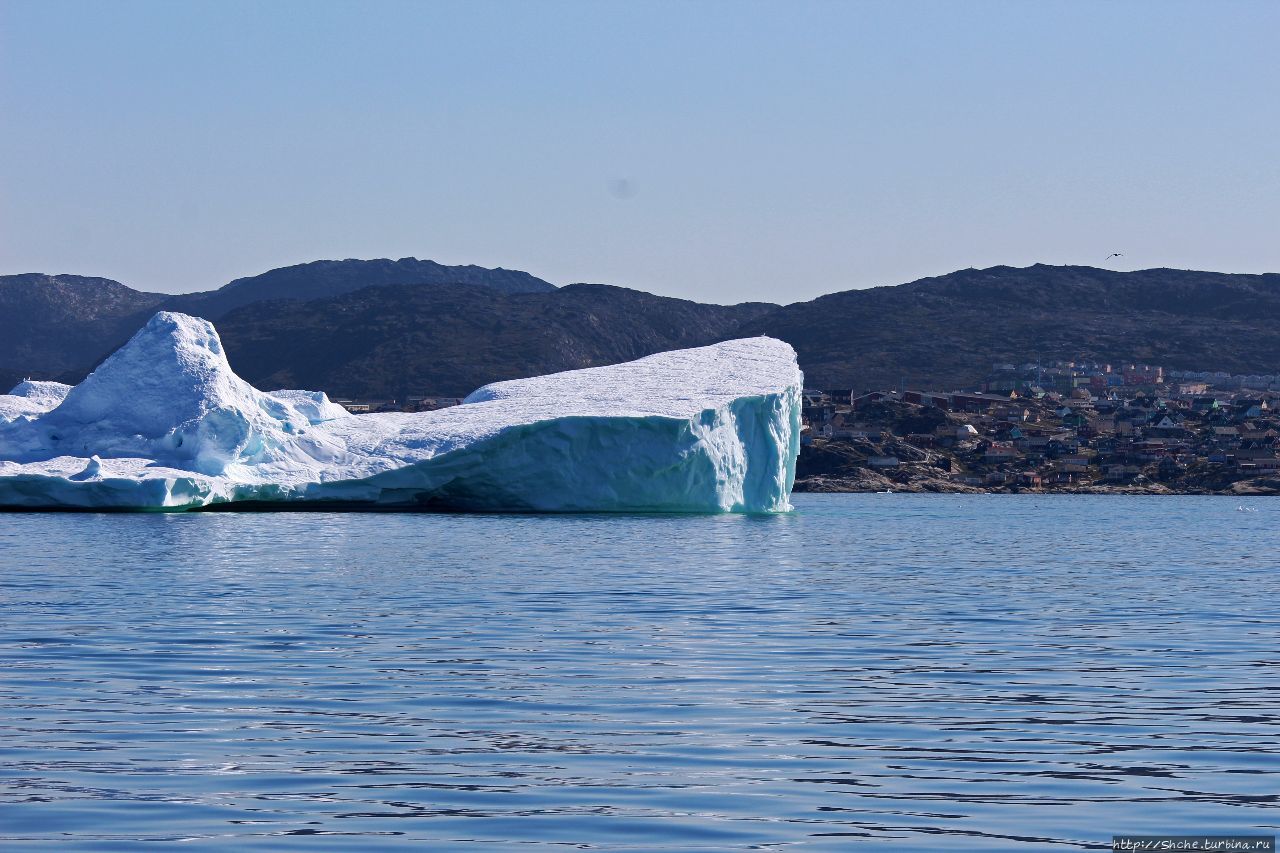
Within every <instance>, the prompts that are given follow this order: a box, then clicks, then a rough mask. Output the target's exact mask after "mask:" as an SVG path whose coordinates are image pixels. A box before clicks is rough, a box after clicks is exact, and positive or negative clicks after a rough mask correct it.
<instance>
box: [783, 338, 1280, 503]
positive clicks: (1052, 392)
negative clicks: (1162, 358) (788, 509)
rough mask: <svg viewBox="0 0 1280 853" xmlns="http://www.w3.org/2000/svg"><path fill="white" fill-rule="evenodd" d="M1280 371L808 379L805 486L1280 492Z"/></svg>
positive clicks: (1031, 371) (1052, 370) (1085, 367)
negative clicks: (955, 387) (889, 383)
mask: <svg viewBox="0 0 1280 853" xmlns="http://www.w3.org/2000/svg"><path fill="white" fill-rule="evenodd" d="M1278 403H1280V376H1278V375H1275V374H1265V375H1254V374H1251V375H1233V374H1228V373H1215V372H1197V371H1177V370H1166V369H1165V368H1163V367H1161V366H1158V365H1150V364H1106V363H1098V362H1063V361H1059V362H1054V363H1052V364H1040V363H1037V362H1032V361H1028V362H1025V363H1022V364H1011V363H1001V364H995V365H993V367H992V370H991V372H990V374H989V375H987V376H986V377H984V378H983V379H982V380H981V381H980V382H977V383H975V385H974V386H973V388H972V389H970V390H963V391H954V392H946V393H941V392H935V391H922V390H911V389H906V388H901V389H897V390H891V391H888V390H882V391H866V392H862V393H856V392H851V391H847V390H806V391H805V392H804V409H803V419H804V429H803V432H802V443H803V449H802V452H801V456H800V463H799V467H798V471H797V474H798V479H799V481H798V483H797V488H798V489H801V490H809V491H885V490H887V491H895V490H901V491H1025V490H1043V491H1054V490H1058V491H1077V492H1108V491H1118V492H1152V493H1159V492H1187V493H1214V492H1227V493H1233V494H1268V493H1275V492H1280V456H1278V455H1277V449H1278V448H1280V446H1278V445H1277V442H1276V438H1277V436H1280V413H1278V412H1277V411H1276V408H1275V407H1276V406H1277V404H1278Z"/></svg>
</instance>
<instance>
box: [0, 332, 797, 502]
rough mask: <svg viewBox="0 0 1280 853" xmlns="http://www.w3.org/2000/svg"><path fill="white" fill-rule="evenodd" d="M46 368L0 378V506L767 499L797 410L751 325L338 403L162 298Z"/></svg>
mask: <svg viewBox="0 0 1280 853" xmlns="http://www.w3.org/2000/svg"><path fill="white" fill-rule="evenodd" d="M37 384H39V385H48V386H51V387H48V388H44V389H37V388H35V387H25V386H35V385H37ZM55 385H56V383H23V385H21V386H19V387H18V388H16V389H14V391H13V393H12V394H11V395H8V396H0V506H10V507H15V506H16V507H83V508H92V507H120V508H130V509H167V510H174V509H194V508H199V507H203V506H208V505H211V504H222V503H228V502H237V501H239V502H255V503H258V504H266V505H270V504H271V503H272V502H277V501H288V502H315V503H317V504H318V505H329V506H355V507H358V506H364V505H377V506H389V507H405V508H430V507H438V508H451V509H474V510H528V511H685V512H690V511H691V512H728V511H733V512H776V511H782V510H786V509H788V508H789V506H788V496H789V494H790V490H791V485H792V482H793V479H794V472H795V458H796V453H797V451H798V436H799V426H800V423H799V419H800V389H801V375H800V371H799V368H798V367H797V365H796V360H795V353H794V352H793V351H792V350H791V348H790V347H789V346H788V345H787V344H785V343H782V342H781V341H776V340H773V339H770V338H752V339H747V340H738V341H729V342H727V343H723V344H717V345H715V346H710V347H701V348H698V349H690V350H679V351H676V352H669V353H662V354H659V355H654V356H650V357H648V358H644V359H640V360H638V361H634V362H629V363H627V364H619V365H611V366H608V367H599V368H591V369H588V370H577V371H570V372H567V373H559V374H552V375H550V376H541V377H536V378H533V379H523V380H517V381H512V382H499V383H495V384H493V385H487V386H485V387H483V388H481V389H479V390H477V391H475V392H473V393H472V394H471V395H470V396H469V397H468V398H467V399H466V401H465V402H464V404H463V405H461V406H456V407H453V408H450V409H443V410H440V411H436V412H425V413H420V414H396V413H393V414H376V415H362V416H353V415H349V414H348V413H347V412H346V410H344V409H342V408H341V407H340V406H337V405H335V404H333V403H331V402H330V401H329V400H328V399H327V398H326V397H325V396H324V394H321V393H314V392H306V391H277V392H272V393H264V392H261V391H258V390H257V389H255V388H253V387H252V386H250V385H249V384H248V383H246V382H244V381H243V380H242V379H240V378H239V377H238V376H236V375H235V373H234V372H233V371H232V370H231V367H230V365H229V364H228V362H227V359H226V355H225V354H224V352H223V350H222V344H221V341H219V339H218V335H217V332H216V331H215V330H214V328H213V326H212V325H211V324H209V323H208V322H206V321H204V320H199V319H196V318H193V317H187V316H185V315H182V314H172V313H161V314H157V315H156V316H155V317H154V318H152V320H151V321H150V322H149V323H148V324H147V325H146V326H145V327H144V328H143V329H142V330H141V331H139V332H138V334H137V335H135V336H134V338H133V339H132V340H131V341H130V342H129V343H128V344H126V345H125V346H124V347H123V348H121V349H120V350H119V351H118V352H117V353H115V354H114V355H113V356H111V357H110V358H109V359H107V360H106V361H105V362H103V364H102V365H101V366H100V367H99V368H98V369H97V370H96V371H94V373H93V374H92V375H90V376H89V377H88V378H87V379H85V381H84V382H82V383H81V384H80V385H78V386H76V387H75V388H70V389H68V388H67V386H57V387H56V388H55V387H52V386H55Z"/></svg>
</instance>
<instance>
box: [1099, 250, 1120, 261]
mask: <svg viewBox="0 0 1280 853" xmlns="http://www.w3.org/2000/svg"><path fill="white" fill-rule="evenodd" d="M1123 257H1124V253H1123V252H1112V253H1111V254H1109V255H1107V256H1106V257H1105V258H1103V259H1102V261H1103V263H1106V262H1107V261H1109V260H1111V259H1112V258H1123Z"/></svg>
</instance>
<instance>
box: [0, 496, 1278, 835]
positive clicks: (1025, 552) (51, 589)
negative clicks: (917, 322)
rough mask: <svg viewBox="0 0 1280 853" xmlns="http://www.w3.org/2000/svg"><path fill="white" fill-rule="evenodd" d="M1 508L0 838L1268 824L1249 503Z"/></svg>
mask: <svg viewBox="0 0 1280 853" xmlns="http://www.w3.org/2000/svg"><path fill="white" fill-rule="evenodd" d="M794 502H795V505H796V511H795V512H794V513H790V514H786V515H776V516H660V515H652V516H643V515H637V516H608V515H589V516H567V515H566V516H531V515H530V516H519V515H505V516H504V515H472V516H467V515H429V514H416V515H395V514H321V513H315V514H312V513H288V514H240V513H217V514H188V515H72V514H50V515H44V514H7V515H0V596H2V604H0V606H2V610H0V847H4V848H5V849H15V850H26V849H35V848H42V849H43V848H48V849H58V850H138V849H144V848H145V849H151V847H152V846H153V844H152V843H151V842H181V843H182V848H183V849H186V850H202V851H203V850H227V849H236V850H289V849H302V848H305V849H333V850H369V849H383V848H387V849H393V848H397V847H401V848H404V849H427V850H449V849H470V848H483V849H519V850H526V849H542V848H546V849H563V848H564V847H566V846H569V847H580V848H585V849H593V848H598V849H611V850H679V851H696V850H734V849H741V850H745V849H774V848H788V849H791V848H794V849H799V850H847V849H858V850H942V849H946V850H1041V849H1048V848H1057V849H1088V848H1095V849H1109V847H1110V838H1111V836H1112V835H1113V834H1121V833H1130V834H1159V833H1186V832H1210V831H1212V832H1214V833H1217V834H1227V833H1248V832H1260V833H1265V834H1268V835H1270V834H1274V833H1276V832H1277V825H1278V824H1280V810H1278V809H1277V806H1278V805H1280V797H1278V795H1280V712H1278V711H1277V708H1278V707H1280V596H1278V595H1277V593H1280V571H1278V569H1280V565H1278V564H1280V559H1278V558H1277V553H1276V545H1277V537H1276V530H1277V522H1278V521H1280V501H1275V500H1268V499H1264V498H1251V499H1233V498H1221V497H1113V496H1096V497H1095V496H1087V497H1086V496H1079V497H1074V496H1062V497H1036V496H1027V495H1017V496H982V495H974V496H943V495H922V496H913V495H830V496H818V495H797V496H795V499H794Z"/></svg>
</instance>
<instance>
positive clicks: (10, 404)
mask: <svg viewBox="0 0 1280 853" xmlns="http://www.w3.org/2000/svg"><path fill="white" fill-rule="evenodd" d="M70 390H71V386H70V385H63V384H62V383H61V382H40V381H36V380H32V379H27V380H25V381H23V382H19V383H18V384H17V385H16V386H15V387H14V389H13V390H12V391H10V392H9V393H8V394H0V424H2V423H6V422H8V421H12V420H16V419H17V418H20V417H24V416H25V417H31V416H34V415H40V414H43V413H45V412H47V411H49V410H50V409H52V408H53V407H54V406H56V405H58V404H59V403H61V402H62V401H63V399H64V398H65V397H66V396H67V392H68V391H70Z"/></svg>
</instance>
